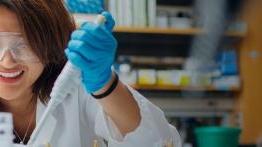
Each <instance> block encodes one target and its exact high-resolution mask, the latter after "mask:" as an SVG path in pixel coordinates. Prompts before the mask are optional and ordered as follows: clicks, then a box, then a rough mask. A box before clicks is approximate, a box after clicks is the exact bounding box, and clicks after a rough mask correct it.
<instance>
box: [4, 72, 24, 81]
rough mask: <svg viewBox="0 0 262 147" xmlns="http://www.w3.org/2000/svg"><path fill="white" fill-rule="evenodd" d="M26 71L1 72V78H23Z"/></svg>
mask: <svg viewBox="0 0 262 147" xmlns="http://www.w3.org/2000/svg"><path fill="white" fill-rule="evenodd" d="M23 73H24V71H22V70H21V71H17V72H9V73H7V72H0V77H1V78H6V79H16V78H19V77H20V76H22V75H23Z"/></svg>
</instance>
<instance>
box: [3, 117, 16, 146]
mask: <svg viewBox="0 0 262 147" xmlns="http://www.w3.org/2000/svg"><path fill="white" fill-rule="evenodd" d="M13 139H14V135H13V117H12V114H11V113H3V112H0V146H1V147H2V146H3V147H12V144H13Z"/></svg>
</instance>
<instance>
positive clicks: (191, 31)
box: [72, 14, 246, 38]
mask: <svg viewBox="0 0 262 147" xmlns="http://www.w3.org/2000/svg"><path fill="white" fill-rule="evenodd" d="M72 15H73V18H74V19H75V21H76V25H77V27H79V26H80V24H81V23H83V22H85V21H94V19H95V18H96V16H97V15H87V14H72ZM114 32H115V33H144V34H166V35H198V34H203V33H204V31H203V30H202V29H201V28H185V29H179V28H160V27H126V26H116V27H115V29H114ZM225 35H226V36H228V37H239V38H243V37H245V36H246V33H245V32H239V31H227V32H226V33H225Z"/></svg>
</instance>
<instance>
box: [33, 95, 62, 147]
mask: <svg viewBox="0 0 262 147" xmlns="http://www.w3.org/2000/svg"><path fill="white" fill-rule="evenodd" d="M46 108H47V106H46V105H44V104H43V103H42V102H41V101H40V100H38V101H37V110H36V125H37V124H38V122H39V121H40V119H41V117H42V116H43V114H44V112H45V110H46ZM56 123H57V120H56V118H55V117H54V115H53V114H51V115H50V116H49V118H48V120H47V121H46V123H45V124H44V126H43V129H42V130H41V132H39V134H38V137H37V139H36V141H35V142H33V144H46V143H50V141H51V139H52V136H53V133H54V130H55V127H56Z"/></svg>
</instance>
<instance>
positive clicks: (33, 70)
mask: <svg viewBox="0 0 262 147" xmlns="http://www.w3.org/2000/svg"><path fill="white" fill-rule="evenodd" d="M1 32H13V33H14V32H15V33H21V34H23V31H22V28H21V27H20V24H19V21H18V18H17V16H16V14H15V13H13V12H12V11H10V10H9V9H7V8H5V7H4V6H0V33H1ZM24 39H25V38H24ZM25 40H26V39H25ZM2 42H3V41H2ZM0 43H1V41H0ZM43 69H44V65H43V64H42V63H41V62H39V61H38V62H20V61H17V60H15V59H14V56H13V54H12V53H11V51H6V52H5V54H4V56H3V58H2V60H1V61H0V98H1V99H4V100H7V101H11V100H16V99H24V98H28V97H29V96H31V94H32V87H33V84H34V83H35V81H36V80H37V79H38V77H39V76H40V75H41V73H42V72H43Z"/></svg>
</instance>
